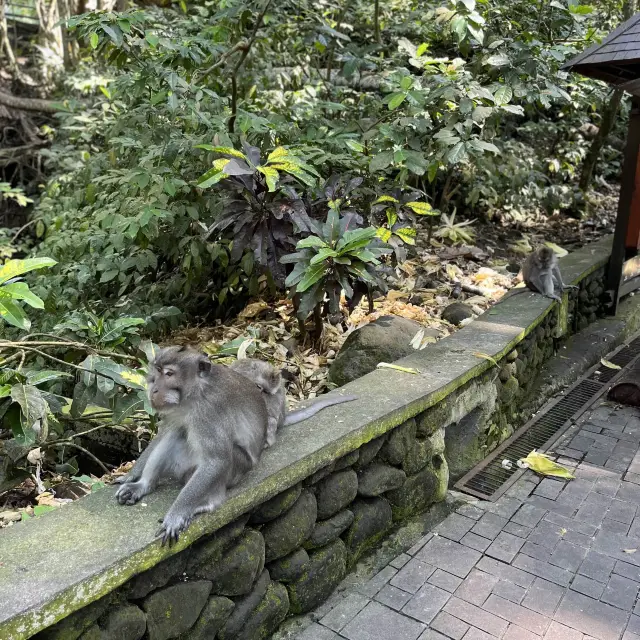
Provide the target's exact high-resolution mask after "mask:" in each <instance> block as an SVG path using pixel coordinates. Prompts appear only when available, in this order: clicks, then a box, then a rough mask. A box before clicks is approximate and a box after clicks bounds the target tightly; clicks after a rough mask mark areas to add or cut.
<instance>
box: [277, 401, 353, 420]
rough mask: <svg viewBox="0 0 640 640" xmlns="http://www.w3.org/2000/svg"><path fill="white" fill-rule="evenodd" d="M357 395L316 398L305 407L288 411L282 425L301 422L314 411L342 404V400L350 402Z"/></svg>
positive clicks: (314, 412) (313, 413)
mask: <svg viewBox="0 0 640 640" xmlns="http://www.w3.org/2000/svg"><path fill="white" fill-rule="evenodd" d="M357 399H358V396H334V397H333V398H318V400H316V402H314V403H313V404H312V405H311V406H309V407H305V408H304V409H297V410H296V411H292V412H291V413H288V414H287V415H286V417H285V419H284V424H283V426H285V427H288V426H290V425H292V424H298V422H302V421H303V420H307V419H308V418H311V416H315V415H316V413H318V412H319V411H322V410H323V409H326V408H327V407H332V406H333V405H335V404H342V403H343V402H352V401H353V400H357Z"/></svg>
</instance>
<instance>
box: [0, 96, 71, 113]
mask: <svg viewBox="0 0 640 640" xmlns="http://www.w3.org/2000/svg"><path fill="white" fill-rule="evenodd" d="M0 104H1V105H4V106H5V107H10V108H12V109H21V110H22V111H39V112H41V113H56V112H57V111H59V109H58V107H56V106H55V102H51V101H50V100H40V98H19V97H18V96H13V95H11V94H10V93H5V92H4V91H0Z"/></svg>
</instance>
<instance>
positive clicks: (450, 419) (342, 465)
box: [21, 267, 604, 640]
mask: <svg viewBox="0 0 640 640" xmlns="http://www.w3.org/2000/svg"><path fill="white" fill-rule="evenodd" d="M603 278H604V267H602V268H598V269H597V270H595V271H592V272H591V273H589V274H588V275H587V276H586V277H585V278H583V279H582V281H581V282H580V285H579V286H580V288H579V290H578V291H574V292H569V294H568V299H569V302H568V305H562V306H559V305H554V306H553V307H551V309H550V310H549V312H548V313H546V314H544V315H543V316H542V317H541V319H540V320H539V321H538V322H537V323H536V324H535V325H534V326H533V327H530V328H529V330H528V331H527V335H526V337H524V338H523V339H521V340H520V341H519V342H517V344H516V345H515V348H513V349H512V350H511V351H509V352H508V353H506V355H504V357H502V358H501V359H499V361H498V363H497V364H498V366H497V368H496V367H490V368H488V369H487V370H486V371H484V373H481V374H480V375H476V376H475V377H471V378H468V379H467V381H466V382H465V383H463V384H461V385H459V386H457V387H456V388H455V389H454V390H453V391H452V392H450V393H448V395H446V396H444V397H440V398H439V399H438V400H437V401H436V403H435V404H433V405H432V406H430V407H429V408H428V409H426V410H422V411H419V412H417V415H414V416H413V417H408V419H406V420H405V421H404V422H403V423H402V424H400V425H399V426H396V427H395V428H392V429H391V430H389V431H388V432H387V433H385V434H384V435H382V436H380V437H378V438H375V439H373V440H370V441H369V442H365V443H364V444H362V445H361V446H360V447H359V448H358V449H356V450H354V451H351V452H349V453H347V454H346V455H343V456H342V457H340V458H338V459H337V460H334V461H332V462H330V463H329V464H328V465H326V466H325V467H324V468H321V469H320V470H319V471H316V472H315V473H313V475H311V476H309V477H308V478H306V479H305V480H302V481H301V482H299V483H297V484H295V485H294V486H292V487H290V488H288V489H286V490H285V491H282V492H281V493H279V494H278V495H276V496H275V497H273V498H272V499H270V500H269V501H267V502H265V503H263V504H261V505H260V506H258V507H257V508H255V509H253V510H252V512H251V513H246V514H245V515H243V516H242V517H240V518H238V519H236V520H235V521H234V522H232V523H230V524H228V525H226V526H225V527H223V528H222V529H219V530H218V531H216V532H215V533H213V534H211V535H209V536H205V537H203V538H200V539H199V540H198V541H197V542H196V543H195V544H193V545H192V546H191V547H189V548H187V549H185V550H184V551H181V552H179V553H178V554H176V555H173V556H171V557H169V558H168V559H166V560H163V561H162V562H160V563H159V564H157V565H155V566H153V567H152V568H151V569H149V570H147V571H145V572H143V573H140V574H138V575H137V576H135V577H134V578H132V579H131V580H129V582H127V583H125V584H124V585H122V586H120V587H118V588H117V589H115V590H113V591H111V593H109V594H108V595H106V596H104V597H102V598H101V599H99V600H97V601H95V602H93V603H91V604H89V605H88V606H85V607H84V608H82V609H80V610H78V611H76V612H75V613H73V614H71V615H69V616H67V617H66V618H63V619H62V620H61V621H60V622H58V623H57V624H55V625H53V626H50V627H48V628H46V629H44V630H43V631H40V632H39V633H37V635H36V636H33V637H35V638H38V640H141V639H142V638H148V640H170V639H172V638H179V639H181V640H189V639H198V640H207V639H208V640H213V639H214V638H215V639H218V640H254V639H255V640H259V639H262V638H268V637H269V636H270V635H271V634H272V633H273V632H274V631H275V630H276V629H277V628H278V626H279V625H280V624H281V623H282V621H283V620H284V619H285V618H286V617H287V616H290V615H296V614H301V613H305V612H309V611H311V610H313V609H315V608H316V607H317V606H318V605H319V604H321V603H322V602H323V601H324V600H326V599H327V598H328V596H329V595H330V594H331V593H332V592H333V590H334V589H335V588H336V586H337V585H338V584H339V583H340V582H341V581H342V580H343V578H344V577H345V575H346V573H347V572H348V571H349V569H350V568H351V567H353V565H354V564H355V563H356V562H357V561H358V559H359V558H361V557H362V556H363V554H365V553H366V552H367V551H369V550H370V549H372V548H373V547H374V546H375V545H377V544H378V543H379V542H380V541H381V540H382V539H383V538H384V537H385V536H387V535H388V533H389V532H390V531H391V530H392V528H393V527H394V526H397V524H398V523H400V522H402V521H404V520H407V519H408V518H411V517H412V516H414V515H416V514H419V513H423V512H424V511H426V510H427V509H428V508H429V507H430V506H431V505H433V504H434V503H436V502H438V501H441V500H443V499H444V498H445V495H446V492H447V488H448V484H449V481H450V478H453V479H455V478H458V477H460V476H461V475H462V474H463V473H465V472H466V471H467V470H469V469H470V468H471V467H473V466H474V465H475V464H476V463H477V462H478V461H479V460H481V459H482V458H483V457H485V456H486V455H487V453H488V452H489V451H491V450H492V449H493V448H495V446H497V445H498V444H499V443H500V442H501V441H503V440H504V439H505V438H507V437H508V436H509V435H511V433H512V432H513V430H514V428H517V427H518V426H520V424H521V422H522V420H521V416H520V415H519V413H518V408H519V407H521V406H522V403H523V400H524V399H525V398H526V396H527V394H529V393H530V392H531V389H532V384H533V382H534V380H535V378H536V376H537V373H538V372H539V371H540V368H541V367H542V365H543V363H544V362H545V361H546V360H547V359H548V358H549V357H550V356H551V355H552V354H553V353H554V351H555V350H557V348H558V347H559V345H560V344H561V341H562V340H564V339H565V338H566V337H567V336H568V335H570V334H571V333H575V332H576V331H578V330H580V329H582V328H584V327H585V326H587V325H588V324H589V323H591V322H593V321H594V320H595V319H596V318H597V317H599V316H601V315H602V312H603V304H602V294H603V290H604V288H603ZM405 415H407V416H410V415H411V412H410V411H408V412H407V413H406V414H405ZM361 442H362V440H361ZM343 451H344V450H343ZM40 628H42V627H40ZM21 637H28V635H27V636H21Z"/></svg>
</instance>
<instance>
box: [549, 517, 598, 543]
mask: <svg viewBox="0 0 640 640" xmlns="http://www.w3.org/2000/svg"><path fill="white" fill-rule="evenodd" d="M544 519H545V520H546V521H547V522H552V523H553V524H557V525H559V526H560V529H566V530H567V531H572V532H574V533H579V534H581V535H583V536H586V537H591V536H594V535H595V534H596V531H597V530H598V527H597V526H595V525H592V524H589V523H588V522H580V521H578V520H572V519H571V518H567V517H565V516H562V515H560V514H558V513H547V515H546V516H545V517H544ZM564 538H565V540H568V538H567V534H565V535H564Z"/></svg>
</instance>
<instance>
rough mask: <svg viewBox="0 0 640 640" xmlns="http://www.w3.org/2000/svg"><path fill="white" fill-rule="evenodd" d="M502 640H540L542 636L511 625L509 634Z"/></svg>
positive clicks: (508, 630)
mask: <svg viewBox="0 0 640 640" xmlns="http://www.w3.org/2000/svg"><path fill="white" fill-rule="evenodd" d="M502 640H540V636H537V635H535V633H531V631H527V630H526V629H523V628H522V627H518V626H517V625H515V624H510V625H509V628H508V629H507V633H505V634H504V636H502Z"/></svg>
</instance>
